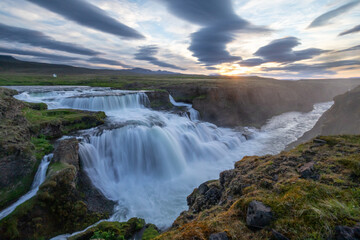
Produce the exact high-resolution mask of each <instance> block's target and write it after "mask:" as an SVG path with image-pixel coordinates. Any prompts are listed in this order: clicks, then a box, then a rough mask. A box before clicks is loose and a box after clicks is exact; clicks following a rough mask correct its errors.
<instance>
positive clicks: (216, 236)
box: [209, 232, 229, 240]
mask: <svg viewBox="0 0 360 240" xmlns="http://www.w3.org/2000/svg"><path fill="white" fill-rule="evenodd" d="M209 240H229V238H228V236H227V234H226V232H221V233H213V234H211V235H210V237H209Z"/></svg>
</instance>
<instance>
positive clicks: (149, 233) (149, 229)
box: [141, 224, 159, 240]
mask: <svg viewBox="0 0 360 240" xmlns="http://www.w3.org/2000/svg"><path fill="white" fill-rule="evenodd" d="M157 236H159V231H158V230H157V228H156V226H155V225H153V224H149V225H148V226H146V229H145V231H144V233H143V235H142V237H141V240H151V239H154V238H155V237H157Z"/></svg>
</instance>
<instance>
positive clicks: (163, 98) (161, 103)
mask: <svg viewBox="0 0 360 240" xmlns="http://www.w3.org/2000/svg"><path fill="white" fill-rule="evenodd" d="M146 95H147V96H148V98H149V101H150V107H151V108H152V109H154V110H169V109H171V108H172V107H173V105H172V104H171V103H170V99H169V93H168V92H167V91H165V90H158V91H149V92H146Z"/></svg>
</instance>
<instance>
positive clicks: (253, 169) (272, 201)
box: [156, 136, 360, 240]
mask: <svg viewBox="0 0 360 240" xmlns="http://www.w3.org/2000/svg"><path fill="white" fill-rule="evenodd" d="M359 166H360V136H335V137H321V138H319V139H315V140H313V141H310V142H308V143H306V144H304V145H300V146H298V147H297V148H295V149H294V150H292V151H290V152H282V153H281V154H279V155H275V156H270V155H269V156H263V157H258V156H253V157H244V158H243V159H242V160H241V161H238V162H236V163H235V168H234V169H232V170H227V171H224V172H222V173H220V178H219V179H218V180H213V181H208V182H205V183H203V184H201V185H200V186H199V187H198V188H196V189H195V190H194V191H193V193H192V194H190V195H189V196H188V198H187V203H188V205H189V210H187V211H185V212H183V213H181V215H180V216H179V217H178V218H177V219H176V221H175V222H174V223H173V226H172V228H171V229H170V230H169V231H167V232H165V233H163V234H162V235H161V236H160V237H158V238H156V239H158V240H160V239H174V240H177V239H178V240H190V239H199V240H207V239H222V240H227V239H238V240H241V239H244V240H245V239H281V240H286V239H299V240H300V239H358V237H359V232H360V227H359V226H357V227H356V226H355V225H356V224H357V223H359V222H360V181H359V177H360V168H359ZM345 237H347V238H345ZM351 237H352V238H351Z"/></svg>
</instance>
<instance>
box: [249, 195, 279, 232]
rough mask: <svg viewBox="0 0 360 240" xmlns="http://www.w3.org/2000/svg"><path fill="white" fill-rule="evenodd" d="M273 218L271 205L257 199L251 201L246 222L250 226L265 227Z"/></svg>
mask: <svg viewBox="0 0 360 240" xmlns="http://www.w3.org/2000/svg"><path fill="white" fill-rule="evenodd" d="M271 220H273V214H272V212H271V208H270V207H267V206H265V205H264V204H263V203H262V202H259V201H256V200H254V201H251V202H250V204H249V206H248V210H247V214H246V224H247V225H248V226H250V227H255V228H264V227H266V226H268V225H269V224H270V222H271Z"/></svg>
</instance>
